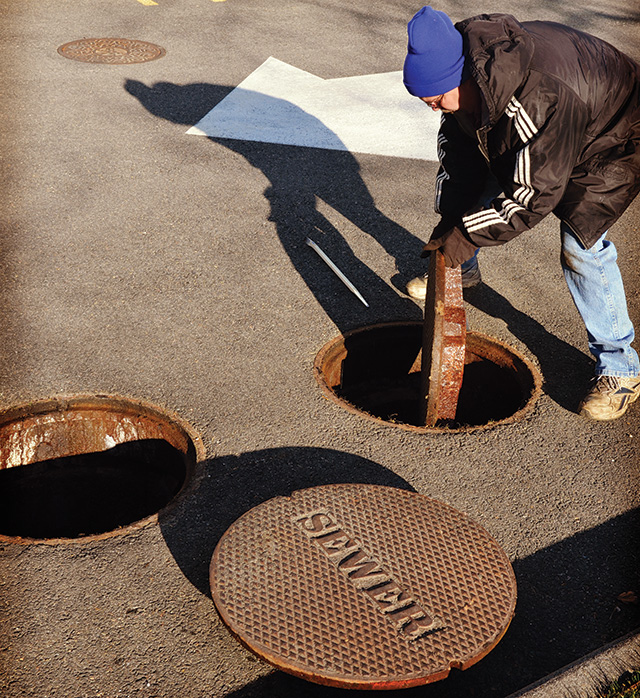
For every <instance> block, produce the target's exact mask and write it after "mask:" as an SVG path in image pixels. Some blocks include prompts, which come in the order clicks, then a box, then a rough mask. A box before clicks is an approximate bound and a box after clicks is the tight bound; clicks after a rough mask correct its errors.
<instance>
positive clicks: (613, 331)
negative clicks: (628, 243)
mask: <svg viewBox="0 0 640 698" xmlns="http://www.w3.org/2000/svg"><path fill="white" fill-rule="evenodd" d="M560 233H561V235H562V253H561V255H560V257H561V263H562V269H563V271H564V278H565V279H566V282H567V286H568V287H569V291H570V292H571V296H572V297H573V301H574V303H575V304H576V308H577V309H578V312H579V313H580V315H581V317H582V320H583V322H584V324H585V327H586V328H587V337H588V340H589V351H590V352H591V353H592V354H593V356H594V357H595V359H596V375H597V376H601V375H607V376H619V377H621V378H628V377H631V376H637V375H638V374H639V373H640V362H639V361H638V354H637V353H636V352H635V350H634V349H633V348H632V347H631V342H633V338H634V331H633V325H632V323H631V320H630V318H629V313H628V311H627V299H626V296H625V292H624V286H623V285H622V276H621V275H620V269H619V268H618V263H617V258H618V254H617V252H616V248H615V246H614V244H613V243H612V242H611V241H610V240H606V239H605V236H606V233H605V234H604V235H603V236H602V237H601V238H600V239H599V240H598V241H597V242H596V244H595V245H594V246H593V247H591V248H589V249H588V250H586V249H585V248H584V247H583V246H582V245H581V244H580V242H579V241H578V239H577V238H576V237H575V235H574V234H573V233H572V232H571V230H570V228H569V227H568V226H567V225H565V224H564V223H563V224H562V225H561V227H560Z"/></svg>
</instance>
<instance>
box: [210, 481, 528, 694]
mask: <svg viewBox="0 0 640 698" xmlns="http://www.w3.org/2000/svg"><path fill="white" fill-rule="evenodd" d="M210 577H211V590H212V594H213V600H214V602H215V604H216V607H217V609H218V611H219V613H220V615H221V617H222V619H223V621H224V622H225V624H226V625H227V626H228V627H229V629H230V630H231V632H232V633H233V634H234V635H235V636H236V637H237V638H238V639H239V640H240V641H241V642H242V643H243V644H244V645H245V646H247V647H248V648H249V649H250V650H252V651H253V652H255V653H256V654H257V655H258V656H259V657H261V658H262V659H264V660H266V661H267V662H269V663H271V664H272V665H274V666H275V667H277V668H279V669H282V670H283V671H286V672H289V673H291V674H294V675H296V676H300V677H302V678H304V679H307V680H310V681H313V682H316V683H320V684H324V685H329V686H337V687H342V688H361V689H365V688H366V689H395V688H407V687H410V686H417V685H421V684H426V683H430V682H433V681H437V680H440V679H443V678H445V677H446V676H447V675H448V674H449V672H450V670H451V669H452V668H458V669H467V668H468V667H470V666H471V665H473V664H475V663H476V662H477V661H479V660H480V659H481V658H482V657H484V656H485V655H486V654H488V653H489V652H490V651H491V650H492V649H493V648H494V647H495V645H496V644H497V643H498V642H499V640H500V639H501V638H502V636H503V635H504V633H505V632H506V630H507V627H508V626H509V623H510V622H511V619H512V617H513V614H514V609H515V603H516V581H515V576H514V574H513V570H512V568H511V565H510V563H509V560H508V559H507V556H506V555H505V553H504V551H503V550H502V549H501V548H500V546H499V545H498V544H497V543H496V541H495V540H494V539H493V538H492V537H491V536H490V535H489V534H488V533H487V531H485V530H484V529H483V528H482V527H480V526H479V525H478V524H476V523H474V522H473V521H471V520H470V519H469V518H468V517H467V516H465V515H464V514H462V513H461V512H459V511H457V510H455V509H453V508H452V507H450V506H448V505H447V504H443V503H442V502H438V501H436V500H433V499H430V498H428V497H426V496H424V495H420V494H416V493H414V492H408V491H405V490H400V489H394V488H390V487H381V486H375V485H357V484H344V485H326V486H321V487H313V488H310V489H306V490H300V491H297V492H294V493H293V495H292V496H291V497H277V498H275V499H271V500H269V501H267V502H265V503H263V504H261V505H259V506H257V507H255V508H254V509H252V510H250V511H249V512H247V513H246V514H245V515H244V516H242V517H241V518H240V519H238V520H237V521H236V522H235V523H234V524H233V525H232V526H231V527H230V528H229V529H228V530H227V532H226V533H225V534H224V535H223V536H222V538H221V539H220V541H219V543H218V545H217V547H216V550H215V552H214V555H213V559H212V561H211V569H210Z"/></svg>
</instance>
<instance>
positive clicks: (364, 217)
mask: <svg viewBox="0 0 640 698" xmlns="http://www.w3.org/2000/svg"><path fill="white" fill-rule="evenodd" d="M125 89H126V91H127V92H128V93H129V94H131V95H132V96H134V97H135V98H136V99H138V100H139V101H140V103H141V104H142V105H143V106H144V107H145V108H146V109H147V110H148V111H149V112H150V113H151V114H154V115H155V116H157V117H159V118H162V119H166V120H167V121H171V122H173V123H177V124H183V125H185V126H192V125H194V124H196V123H197V122H198V121H200V119H201V118H202V117H203V116H204V115H205V114H207V113H208V112H209V111H211V109H213V107H214V106H216V105H217V104H218V103H219V102H221V101H222V100H223V99H224V98H225V97H226V96H227V95H228V94H229V93H230V92H232V91H233V89H234V88H232V87H227V86H222V85H213V84H209V83H194V84H188V85H175V84H173V83H169V82H158V83H156V84H154V85H152V86H147V85H144V84H143V83H141V82H139V81H137V80H127V81H126V83H125ZM235 89H242V88H235ZM245 92H247V94H246V95H244V97H245V99H246V102H247V105H248V108H250V105H251V104H252V103H253V102H254V99H255V102H256V103H257V102H258V100H259V101H260V103H261V105H262V107H261V110H260V114H259V118H260V119H264V120H266V121H268V120H269V119H270V118H271V119H272V118H273V116H271V114H272V113H273V114H281V113H282V111H283V110H284V111H286V112H288V113H289V114H290V115H291V116H292V117H293V118H292V122H295V124H297V127H298V128H300V129H303V130H304V129H309V130H311V131H313V133H314V134H315V135H316V136H317V140H318V142H320V143H321V144H322V145H323V147H322V148H320V147H318V148H309V147H301V146H290V145H278V144H275V143H262V142H253V141H247V140H235V139H229V138H211V139H210V140H212V141H214V142H216V143H220V144H221V145H224V146H225V147H227V148H229V149H230V150H233V151H234V152H237V153H239V154H241V155H242V156H243V157H245V158H246V160H247V161H248V162H249V163H250V164H251V165H253V166H254V167H256V168H258V169H260V170H261V171H262V172H263V173H264V174H265V176H266V177H267V178H268V179H269V186H268V187H267V188H266V190H265V191H264V192H263V193H264V196H265V198H266V199H267V200H268V201H269V204H270V214H269V220H271V221H273V222H274V223H275V226H276V231H277V233H278V236H279V238H280V241H281V243H282V246H283V247H284V249H285V250H286V252H287V254H288V255H289V257H290V258H291V261H292V263H293V265H294V267H295V268H296V269H297V271H298V273H299V274H300V276H301V277H302V278H303V279H304V281H305V282H306V284H307V286H308V287H309V289H310V290H311V291H312V293H313V294H314V296H315V297H316V299H317V300H318V301H319V303H320V304H321V305H322V307H323V308H324V310H325V312H326V313H327V314H328V315H329V317H330V318H331V319H332V320H333V322H334V323H335V324H336V326H337V327H338V329H339V330H341V331H343V332H344V331H346V330H349V329H353V328H355V327H361V326H363V325H365V324H370V323H374V322H381V321H384V320H421V319H422V310H421V308H420V307H419V306H418V305H416V304H415V303H414V302H413V301H412V300H410V299H409V298H407V297H405V296H404V295H402V294H399V293H398V292H397V290H396V289H401V290H404V287H405V284H406V282H407V281H408V280H409V279H411V278H412V277H414V276H417V275H419V274H423V273H424V272H425V271H426V268H427V265H426V263H425V261H424V260H421V259H420V251H421V249H422V245H423V242H422V241H421V240H420V239H418V238H417V237H415V236H414V235H412V234H411V233H409V232H408V231H407V230H405V229H404V228H403V227H402V226H400V225H398V224H397V223H395V222H394V221H392V220H390V219H389V218H388V217H387V216H385V215H384V214H383V213H382V212H381V211H380V210H379V209H378V207H377V206H376V204H375V201H374V200H373V197H372V196H371V193H370V192H369V190H368V189H367V187H366V185H365V183H364V181H363V180H362V177H361V175H360V167H359V165H358V162H357V160H356V158H354V156H353V155H352V154H351V153H349V152H348V151H346V150H345V149H344V145H343V144H342V143H341V141H340V139H339V138H338V137H337V136H336V135H335V134H334V133H333V132H332V131H331V130H329V129H328V128H326V126H324V125H323V124H322V123H321V122H320V121H319V120H318V119H316V118H315V117H313V116H311V115H310V114H307V113H305V112H304V111H302V110H301V109H300V108H299V107H297V106H295V105H294V104H291V103H288V102H284V100H278V99H275V98H268V97H265V96H264V95H258V94H255V93H251V92H249V91H245ZM269 100H271V102H270V101H269ZM266 126H267V127H269V124H268V123H267V124H266ZM334 148H337V149H334ZM214 176H215V173H214V172H213V171H212V177H214ZM317 199H320V200H322V201H323V202H325V204H328V205H329V206H330V207H332V208H333V209H334V210H335V211H337V212H338V213H339V214H340V215H342V216H344V218H346V219H347V220H348V221H349V222H351V223H352V224H354V225H355V226H357V227H358V228H359V229H360V230H362V231H363V232H364V233H366V234H368V235H370V236H372V237H373V238H375V240H376V241H377V242H378V243H379V244H380V245H381V246H382V247H383V248H384V250H385V251H386V252H387V253H388V254H389V255H390V256H391V257H393V258H394V259H395V261H396V268H397V274H396V275H395V276H394V277H393V278H392V279H391V283H392V284H393V286H395V287H396V289H394V288H393V286H391V285H390V284H388V283H386V282H385V281H384V280H383V279H381V278H380V277H379V276H378V275H377V274H376V273H374V272H373V271H372V270H371V269H370V268H369V267H368V266H367V265H366V264H364V263H363V262H361V261H360V260H359V259H358V258H357V257H356V256H355V255H354V253H353V251H352V250H351V248H350V247H349V245H348V244H347V242H346V240H345V239H344V237H343V236H342V234H341V233H340V231H339V230H338V229H337V228H336V227H335V225H333V224H332V223H331V222H330V221H329V220H328V219H327V217H326V216H324V215H323V214H322V213H321V212H320V211H319V210H318V206H317ZM427 228H428V225H427V222H425V230H426V229H427ZM307 237H310V238H311V239H313V240H314V241H315V242H317V243H318V244H319V245H320V247H321V248H322V249H323V250H324V251H325V252H326V253H327V254H328V255H329V257H330V258H331V259H332V260H333V261H334V262H335V263H336V264H337V265H338V267H339V268H340V269H341V270H342V271H343V272H344V273H345V274H346V275H347V277H348V278H349V279H350V280H351V281H352V282H353V283H354V284H355V286H356V287H357V288H358V289H359V290H360V292H361V293H362V294H363V296H364V297H365V299H366V300H367V301H368V302H369V304H370V306H371V307H370V308H369V309H367V308H365V306H364V305H362V304H361V303H360V301H359V300H358V299H357V298H356V297H355V296H353V295H351V294H350V292H349V291H348V290H347V289H346V288H345V287H344V286H343V285H342V283H341V282H340V281H339V280H338V278H337V277H336V276H335V275H334V274H333V272H331V271H330V270H329V269H328V267H327V266H326V265H325V263H324V262H323V261H321V260H320V259H319V258H318V257H317V256H316V254H315V252H314V251H313V250H311V248H309V247H308V246H307V245H306V244H305V240H306V238H307ZM256 263H258V262H257V260H256ZM465 300H466V301H467V302H469V303H471V304H472V305H474V306H476V307H477V308H478V309H479V310H481V311H483V312H485V313H487V314H489V315H491V316H493V317H500V318H502V319H503V320H505V321H506V322H507V324H508V327H509V330H510V331H511V332H512V333H513V334H514V335H515V336H516V337H518V339H520V340H521V341H522V342H523V343H524V344H526V345H527V347H528V348H529V350H530V351H531V352H532V353H533V354H534V355H535V356H536V357H537V359H538V361H539V363H540V366H541V369H542V373H543V375H544V378H545V385H544V391H545V392H546V393H547V394H548V395H549V397H551V398H552V399H553V400H554V401H555V402H557V403H558V404H559V405H561V406H562V407H564V408H565V409H569V410H572V411H575V410H576V409H577V405H578V401H579V397H580V396H581V395H582V394H583V393H584V385H583V384H586V382H587V380H588V377H589V376H591V375H592V374H593V362H592V361H591V360H590V359H589V358H588V357H587V356H586V355H585V354H583V353H582V352H580V351H578V350H577V349H575V348H574V347H572V346H570V345H569V344H567V343H566V342H564V341H562V340H560V339H558V338H557V337H555V336H554V335H552V334H551V333H549V332H548V331H547V330H546V329H545V328H544V327H542V325H540V324H539V323H538V322H536V321H535V320H533V319H532V318H530V317H528V316H527V315H525V314H524V313H522V312H520V311H518V310H516V309H515V308H514V307H513V306H512V305H511V303H509V301H508V300H507V299H506V298H504V297H503V296H502V295H500V294H499V293H497V292H496V291H494V290H493V289H492V288H490V287H489V286H487V285H486V284H480V286H478V287H476V288H473V289H467V290H466V291H465Z"/></svg>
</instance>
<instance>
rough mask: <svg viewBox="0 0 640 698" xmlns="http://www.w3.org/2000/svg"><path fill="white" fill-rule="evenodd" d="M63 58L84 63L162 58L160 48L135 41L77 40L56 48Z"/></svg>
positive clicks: (135, 61)
mask: <svg viewBox="0 0 640 698" xmlns="http://www.w3.org/2000/svg"><path fill="white" fill-rule="evenodd" d="M58 53H59V54H61V55H62V56H64V57H65V58H71V59H73V60H74V61H83V62H84V63H110V64H128V63H146V62H147V61H153V60H155V59H156V58H162V56H164V55H165V53H166V51H165V50H164V49H163V48H162V47H161V46H156V45H155V44H150V43H149V42H147V41H138V40H137V39H78V40H77V41H70V42H69V43H68V44H64V45H63V46H60V47H59V48H58Z"/></svg>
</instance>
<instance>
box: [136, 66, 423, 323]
mask: <svg viewBox="0 0 640 698" xmlns="http://www.w3.org/2000/svg"><path fill="white" fill-rule="evenodd" d="M125 89H126V90H127V92H129V94H131V95H133V96H134V97H136V98H137V99H138V100H139V101H140V103H141V104H142V105H143V106H144V107H145V108H146V109H147V110H148V111H149V112H151V113H152V114H154V115H155V116H158V117H160V118H162V119H166V120H168V121H172V122H174V123H179V124H184V125H185V126H191V125H194V124H195V123H197V122H198V121H199V120H200V119H201V118H202V117H203V116H204V115H205V114H206V113H208V112H209V111H210V110H211V109H212V108H213V107H214V106H215V105H216V104H218V103H219V102H220V101H221V100H222V99H223V98H224V97H225V96H226V95H228V94H229V93H230V92H231V90H232V89H233V88H230V87H226V86H222V85H212V84H207V83H196V84H189V85H175V84H173V83H168V82H159V83H156V84H154V85H152V86H146V85H144V84H143V83H141V82H139V81H136V80H127V81H126V83H125ZM236 89H242V88H236ZM244 97H245V98H246V100H247V102H248V103H249V104H250V103H251V102H252V100H251V97H252V94H251V93H249V94H248V95H244ZM255 100H256V103H257V101H258V100H260V103H261V105H262V108H261V110H260V115H259V118H264V119H268V118H269V114H271V113H282V110H283V109H285V110H286V111H287V112H288V113H289V114H290V115H291V116H292V122H294V123H295V124H296V128H299V129H301V130H305V129H309V130H311V131H313V133H314V134H316V135H317V136H318V138H319V142H320V143H321V144H322V145H323V146H324V147H318V148H311V147H300V146H289V145H279V144H274V143H262V142H253V141H247V140H235V139H228V138H211V140H212V141H214V142H216V143H220V144H222V145H224V146H225V147H227V148H229V149H230V150H233V151H235V152H237V153H239V154H241V155H242V156H244V157H245V158H246V159H247V161H248V162H249V163H250V164H251V165H253V166H254V167H256V168H259V169H260V170H261V171H262V172H263V173H264V174H265V176H266V177H267V178H268V180H269V186H268V187H267V188H266V190H265V191H264V196H265V198H266V199H267V200H268V202H269V204H270V215H269V220H271V221H273V223H274V224H275V226H276V230H277V233H278V236H279V238H280V241H281V243H282V246H283V247H284V249H285V250H286V252H287V254H288V255H289V257H290V259H291V262H292V263H293V265H294V267H295V268H296V270H297V271H298V273H299V274H300V276H301V277H302V278H303V279H304V281H305V283H306V284H307V286H308V287H309V289H310V290H311V292H312V293H313V294H314V296H315V297H316V299H317V300H318V301H319V303H320V304H321V305H322V307H323V308H324V310H325V312H326V313H327V314H328V315H329V317H331V319H332V320H333V321H334V323H335V324H336V326H337V327H338V328H339V329H340V330H341V331H344V330H347V329H351V328H353V327H358V326H362V325H363V324H368V323H370V322H379V321H382V320H391V319H393V320H398V319H419V318H421V316H422V313H421V310H420V308H419V307H418V306H417V305H416V304H415V303H414V302H413V301H412V300H410V299H409V298H407V297H406V296H404V295H402V294H399V293H398V291H397V290H396V288H394V287H393V286H392V285H390V284H389V283H387V282H386V281H384V280H383V279H381V278H380V277H379V276H378V275H377V274H376V273H375V272H373V271H372V270H371V269H370V268H369V267H368V266H367V265H366V264H364V263H363V262H362V261H360V260H359V259H358V258H357V257H356V256H355V254H354V253H353V251H352V250H351V248H350V247H349V245H348V243H347V242H346V240H345V238H344V237H343V235H342V234H341V233H340V231H339V230H338V229H337V228H336V226H335V225H334V224H333V223H332V222H330V221H329V220H328V219H327V217H326V216H324V215H323V214H322V213H321V212H320V211H319V210H318V206H317V200H318V199H320V200H322V201H323V202H324V203H325V204H327V205H328V206H330V207H331V208H333V209H334V210H335V211H337V212H338V213H339V214H340V215H341V216H343V217H344V218H346V219H347V220H348V221H349V222H350V223H352V224H353V225H355V226H357V227H358V228H359V229H360V230H362V231H363V232H364V233H366V234H368V235H370V236H371V237H373V238H375V240H376V241H377V242H378V243H379V244H380V245H381V246H382V247H383V248H384V250H385V251H386V252H387V253H388V254H389V255H390V256H392V257H393V258H394V259H395V260H396V268H397V274H396V275H395V276H394V277H393V282H392V283H393V284H394V285H396V287H397V288H399V289H403V288H404V284H405V283H406V281H408V280H409V279H410V278H412V277H413V276H417V275H418V274H420V273H424V270H425V265H424V262H423V261H422V260H420V258H419V254H420V250H421V248H422V245H423V242H422V241H421V240H420V239H419V238H417V237H415V236H414V235H412V234H411V233H409V232H408V231H407V230H405V229H404V228H403V227H402V226H400V225H398V224H397V223H395V222H394V221H392V220H391V219H389V218H388V217H387V216H386V215H384V213H382V212H381V211H380V210H379V209H378V207H377V206H376V204H375V201H374V200H373V197H372V196H371V193H370V192H369V190H368V189H367V187H366V185H365V183H364V181H363V180H362V177H361V175H360V167H359V165H358V162H357V160H356V159H355V157H354V156H353V155H352V154H351V153H349V152H348V151H346V149H344V146H343V144H342V143H341V141H340V139H339V138H338V137H337V136H336V135H335V134H334V133H333V132H332V131H330V130H329V129H327V128H326V126H324V125H323V124H322V123H321V122H320V121H319V120H318V119H316V118H315V117H314V116H311V115H310V114H307V113H306V112H304V111H303V110H301V109H300V108H299V107H297V106H295V105H294V104H291V103H287V102H284V100H279V99H276V98H269V97H265V96H264V95H257V94H255ZM270 102H271V104H270ZM334 148H335V149H334ZM213 176H214V172H212V177H213ZM307 237H309V238H311V239H312V240H314V241H315V242H316V243H317V244H318V245H319V246H320V247H321V248H322V249H323V250H324V252H325V253H326V254H327V255H328V256H329V258H330V259H331V260H332V261H333V262H334V263H335V264H336V265H337V266H338V268H339V269H341V271H342V272H343V273H344V274H345V275H346V276H347V277H348V278H349V279H350V280H351V282H352V283H353V284H354V285H355V286H356V288H358V290H359V291H360V292H361V293H362V295H363V296H364V298H365V299H366V300H367V302H368V303H369V305H370V309H367V308H366V307H365V306H364V305H363V304H362V303H361V302H360V301H359V300H358V299H357V298H356V297H355V296H354V295H351V293H350V292H349V291H348V290H347V289H346V288H345V287H344V286H343V285H342V282H341V281H340V280H339V279H338V278H337V277H336V276H335V275H334V274H333V272H332V271H330V270H329V268H328V267H327V266H326V265H325V263H324V262H323V261H322V260H320V258H319V257H317V256H316V253H315V252H314V251H313V250H312V249H311V248H310V247H309V246H308V245H307V244H306V238H307ZM256 263H257V262H256Z"/></svg>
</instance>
